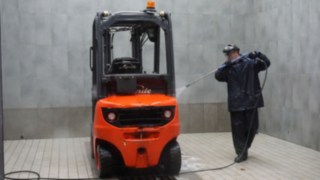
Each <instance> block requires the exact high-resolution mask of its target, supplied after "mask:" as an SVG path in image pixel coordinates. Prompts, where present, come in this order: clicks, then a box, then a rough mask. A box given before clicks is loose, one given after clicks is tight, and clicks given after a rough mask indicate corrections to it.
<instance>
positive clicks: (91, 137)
mask: <svg viewBox="0 0 320 180" xmlns="http://www.w3.org/2000/svg"><path fill="white" fill-rule="evenodd" d="M90 154H91V158H92V159H94V150H93V136H92V124H91V126H90Z"/></svg>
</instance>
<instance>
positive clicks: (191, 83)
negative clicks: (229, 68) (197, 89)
mask: <svg viewBox="0 0 320 180" xmlns="http://www.w3.org/2000/svg"><path fill="white" fill-rule="evenodd" d="M215 71H216V69H215V70H212V71H210V72H208V73H207V74H205V75H203V76H201V77H199V78H198V79H195V80H193V81H191V82H190V83H189V84H187V85H185V87H186V88H188V87H190V86H191V85H193V84H195V83H197V82H198V81H200V80H201V79H204V78H206V77H207V76H209V75H210V74H211V73H214V72H215Z"/></svg>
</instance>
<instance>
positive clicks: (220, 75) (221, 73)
mask: <svg viewBox="0 0 320 180" xmlns="http://www.w3.org/2000/svg"><path fill="white" fill-rule="evenodd" d="M231 66H232V63H231V62H230V61H228V62H225V63H224V64H222V65H221V67H220V68H218V69H217V71H216V72H215V74H214V76H215V78H216V79H217V80H218V81H220V82H227V81H228V69H229V67H231Z"/></svg>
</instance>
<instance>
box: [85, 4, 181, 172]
mask: <svg viewBox="0 0 320 180" xmlns="http://www.w3.org/2000/svg"><path fill="white" fill-rule="evenodd" d="M92 32H93V41H92V47H91V48H90V68H91V70H92V83H93V86H92V119H93V122H92V125H91V153H92V157H93V158H94V159H95V162H96V166H97V169H98V172H99V176H100V177H101V178H103V177H110V176H112V175H114V174H115V172H116V171H117V170H119V169H121V168H122V167H124V168H132V169H147V168H152V167H159V168H161V169H162V170H163V172H164V173H167V174H170V175H175V174H178V173H179V171H180V168H181V151H180V146H179V144H178V142H177V137H178V135H179V134H180V122H179V113H178V104H177V101H176V98H175V72H174V56H173V40H172V26H171V17H170V14H169V13H167V12H164V11H161V12H158V11H156V9H155V3H154V1H148V3H147V8H146V9H145V10H143V11H137V12H133V11H127V12H126V11H123V12H116V13H109V12H107V11H104V12H101V13H97V15H96V17H95V19H94V22H93V31H92Z"/></svg>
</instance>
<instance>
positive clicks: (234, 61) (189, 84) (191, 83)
mask: <svg viewBox="0 0 320 180" xmlns="http://www.w3.org/2000/svg"><path fill="white" fill-rule="evenodd" d="M248 55H249V53H246V54H243V55H241V56H239V57H237V58H235V59H233V60H232V61H231V63H232V64H236V63H237V61H238V60H240V59H241V58H243V57H247V56H248ZM225 67H226V65H225V64H222V65H221V66H220V67H219V68H217V69H214V70H212V71H210V72H208V73H207V74H205V75H203V76H201V77H199V78H198V79H195V80H193V81H191V82H190V83H188V84H187V85H185V87H186V88H188V87H190V86H191V85H193V84H195V83H197V82H198V81H200V80H201V79H204V78H206V77H207V76H209V75H210V74H211V73H214V72H216V71H217V70H218V69H221V68H225Z"/></svg>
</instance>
